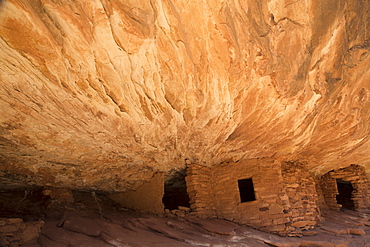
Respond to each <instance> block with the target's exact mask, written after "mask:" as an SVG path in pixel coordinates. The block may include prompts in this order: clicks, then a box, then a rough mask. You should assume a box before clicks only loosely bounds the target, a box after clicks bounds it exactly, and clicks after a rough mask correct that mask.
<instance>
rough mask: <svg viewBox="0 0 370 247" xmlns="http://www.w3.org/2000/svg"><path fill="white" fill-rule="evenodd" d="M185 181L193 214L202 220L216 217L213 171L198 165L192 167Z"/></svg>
mask: <svg viewBox="0 0 370 247" xmlns="http://www.w3.org/2000/svg"><path fill="white" fill-rule="evenodd" d="M185 180H186V187H187V192H188V195H189V199H190V201H189V202H190V209H191V211H192V212H193V214H195V215H197V216H198V217H201V218H209V217H215V216H216V212H215V206H214V198H213V188H212V186H211V169H210V168H209V167H205V166H200V165H197V164H193V165H190V166H189V167H188V168H187V176H186V178H185Z"/></svg>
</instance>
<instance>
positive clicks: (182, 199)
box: [162, 169, 190, 210]
mask: <svg viewBox="0 0 370 247" xmlns="http://www.w3.org/2000/svg"><path fill="white" fill-rule="evenodd" d="M185 177H186V169H184V170H180V171H171V172H170V173H169V174H168V175H167V176H166V177H165V183H164V195H163V199H162V202H163V205H164V208H165V209H169V210H173V209H178V207H179V206H183V207H190V203H189V195H188V193H187V191H186V181H185Z"/></svg>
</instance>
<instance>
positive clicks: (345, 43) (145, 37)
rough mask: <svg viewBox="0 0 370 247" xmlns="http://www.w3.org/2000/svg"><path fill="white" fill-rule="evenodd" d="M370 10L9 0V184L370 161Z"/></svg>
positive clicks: (4, 154)
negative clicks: (242, 163) (189, 166)
mask: <svg viewBox="0 0 370 247" xmlns="http://www.w3.org/2000/svg"><path fill="white" fill-rule="evenodd" d="M369 9H370V8H369V2H368V1H357V0H341V1H337V0H325V1H290V0H284V1H277V0H269V1H252V0H244V1H241V0H237V1H235V0H226V1H217V0H210V1H180V0H175V1H167V0H151V1H134V0H130V1H106V0H102V1H89V0H81V1H68V0H63V1H51V0H38V1H31V0H7V1H1V2H0V23H1V25H0V78H1V79H0V80H1V83H0V145H1V149H0V159H1V160H0V162H1V163H0V164H1V165H0V168H1V169H0V170H1V181H2V184H4V185H5V184H7V185H9V186H14V185H24V184H27V185H38V186H54V187H66V188H90V189H98V190H110V191H113V190H116V191H123V190H127V189H136V188H138V187H139V186H140V185H141V184H142V182H143V181H149V180H150V179H151V178H152V176H153V173H154V172H156V171H164V172H167V171H169V170H170V169H172V168H175V169H177V168H181V167H184V165H185V163H186V162H187V161H188V162H191V163H199V164H202V165H207V166H212V165H214V164H218V163H220V162H227V161H237V160H239V159H241V158H244V159H253V158H261V157H274V158H276V159H277V160H300V161H302V162H303V161H306V162H308V166H309V168H310V171H311V172H313V173H314V174H318V175H321V174H324V173H325V172H328V171H329V170H331V169H333V168H338V167H341V166H348V165H350V164H352V163H356V164H360V165H364V166H366V167H367V169H370V163H369V158H370V152H369V151H368V150H369V148H370V139H369V138H368V137H369V124H368V122H369V117H370V103H369V102H370V101H369V97H370V96H369V95H370V94H369V90H370V88H369V87H370V83H369V81H370V73H369V69H370V67H369V62H370V60H369V59H370V57H369V56H368V54H369V47H370V43H369V36H370V32H369V31H368V27H369V26H370V18H369V15H370V11H369Z"/></svg>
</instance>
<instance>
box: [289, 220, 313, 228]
mask: <svg viewBox="0 0 370 247" xmlns="http://www.w3.org/2000/svg"><path fill="white" fill-rule="evenodd" d="M316 224H317V222H316V221H297V222H294V223H293V224H292V226H293V227H305V226H314V225H316Z"/></svg>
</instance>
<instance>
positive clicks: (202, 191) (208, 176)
mask: <svg viewBox="0 0 370 247" xmlns="http://www.w3.org/2000/svg"><path fill="white" fill-rule="evenodd" d="M292 164H293V163H285V164H284V165H283V166H284V170H283V173H282V169H281V163H279V162H277V161H274V160H272V159H254V160H244V161H239V162H237V163H233V164H230V163H228V164H220V165H217V166H214V167H212V169H210V168H206V167H201V166H198V165H192V166H190V167H189V168H188V177H187V184H188V192H189V197H190V204H191V208H192V209H195V210H196V212H197V215H198V216H203V217H208V216H217V217H218V218H223V219H227V220H230V221H234V222H237V223H241V224H247V225H250V226H252V227H254V228H256V229H260V230H263V231H267V232H273V233H277V234H279V235H284V236H286V235H289V236H299V235H301V234H302V230H308V229H311V228H312V227H314V226H315V225H317V223H318V221H319V219H320V215H319V211H318V208H317V205H316V201H317V195H316V190H315V182H314V180H313V179H312V178H311V177H310V176H309V173H308V171H307V170H306V169H304V167H303V166H302V165H297V164H294V165H295V167H294V168H292V167H290V166H291V165H292ZM249 178H251V179H252V181H253V185H254V192H255V198H256V200H252V201H248V202H241V198H240V192H239V186H238V180H242V179H249ZM194 184H195V185H196V186H197V187H195V186H194ZM207 209H208V210H207ZM202 212H205V214H202Z"/></svg>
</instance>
